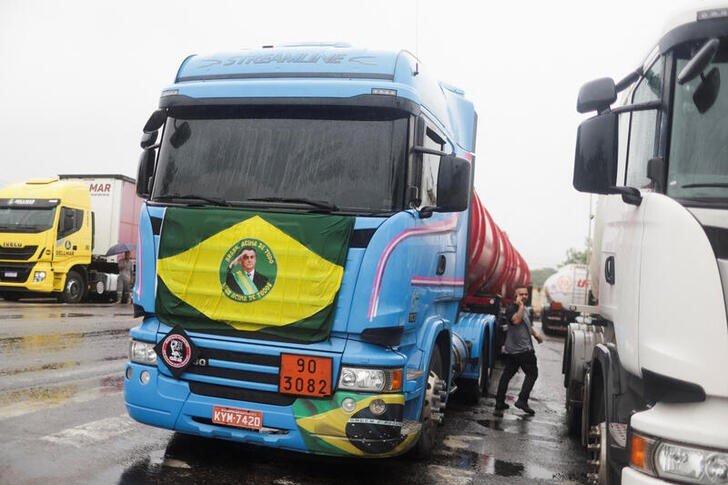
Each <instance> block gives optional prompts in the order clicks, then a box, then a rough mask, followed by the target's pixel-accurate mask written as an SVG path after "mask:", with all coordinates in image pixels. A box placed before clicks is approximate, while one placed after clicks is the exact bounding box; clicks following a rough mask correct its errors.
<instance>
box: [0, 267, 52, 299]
mask: <svg viewBox="0 0 728 485" xmlns="http://www.w3.org/2000/svg"><path fill="white" fill-rule="evenodd" d="M36 272H43V273H45V279H44V280H43V281H39V282H36V281H33V278H34V275H35V273H36ZM53 278H54V275H53V270H52V269H51V266H50V264H49V263H46V262H38V263H18V262H0V291H1V292H5V293H17V292H35V293H51V292H52V291H53Z"/></svg>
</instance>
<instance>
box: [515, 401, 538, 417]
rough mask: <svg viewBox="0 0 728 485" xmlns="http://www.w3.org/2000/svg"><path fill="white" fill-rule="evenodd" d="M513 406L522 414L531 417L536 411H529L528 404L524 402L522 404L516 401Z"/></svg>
mask: <svg viewBox="0 0 728 485" xmlns="http://www.w3.org/2000/svg"><path fill="white" fill-rule="evenodd" d="M514 406H516V407H517V408H518V409H520V410H521V411H523V412H524V413H526V414H530V415H531V416H533V415H534V414H536V411H534V410H533V409H531V408H530V407H528V404H527V403H525V402H523V401H516V403H515V404H514Z"/></svg>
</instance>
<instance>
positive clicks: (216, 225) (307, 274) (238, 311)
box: [156, 208, 354, 342]
mask: <svg viewBox="0 0 728 485" xmlns="http://www.w3.org/2000/svg"><path fill="white" fill-rule="evenodd" d="M353 226H354V218H353V217H346V216H333V215H319V214H280V213H257V212H250V211H243V210H226V209H197V208H168V209H167V210H166V212H165V215H164V222H163V225H162V233H161V239H160V242H159V256H158V262H157V274H158V282H157V283H158V284H157V301H156V311H157V316H158V318H159V319H160V320H161V321H163V322H164V323H166V324H168V325H171V326H174V325H180V326H182V327H183V328H186V329H189V330H198V331H206V332H210V333H221V334H236V335H242V336H246V337H259V338H273V339H281V340H292V341H300V342H315V341H319V340H323V339H325V338H327V337H328V335H329V332H330V331H331V326H332V323H333V317H334V303H335V300H336V295H337V293H338V291H339V287H340V286H341V280H342V277H343V274H344V263H345V261H346V253H347V250H348V248H349V239H350V238H351V233H352V230H353Z"/></svg>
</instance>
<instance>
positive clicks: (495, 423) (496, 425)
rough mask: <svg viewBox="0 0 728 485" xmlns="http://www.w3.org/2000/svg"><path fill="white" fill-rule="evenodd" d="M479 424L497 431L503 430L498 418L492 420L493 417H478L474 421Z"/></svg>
mask: <svg viewBox="0 0 728 485" xmlns="http://www.w3.org/2000/svg"><path fill="white" fill-rule="evenodd" d="M476 423H478V424H479V425H481V426H485V427H486V428H488V429H495V430H497V431H505V430H504V429H503V426H502V423H501V421H500V420H493V419H480V420H478V421H476Z"/></svg>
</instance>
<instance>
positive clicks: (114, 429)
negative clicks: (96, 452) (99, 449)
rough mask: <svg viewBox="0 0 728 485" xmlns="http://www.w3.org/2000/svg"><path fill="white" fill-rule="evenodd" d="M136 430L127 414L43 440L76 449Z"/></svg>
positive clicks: (68, 430) (66, 430) (85, 425)
mask: <svg viewBox="0 0 728 485" xmlns="http://www.w3.org/2000/svg"><path fill="white" fill-rule="evenodd" d="M135 428H136V423H135V422H134V421H132V419H131V418H130V417H129V416H127V415H126V414H122V415H120V416H116V417H113V418H104V419H99V420H98V421H91V422H90V423H85V424H82V425H79V426H75V427H73V428H68V429H64V430H63V431H60V432H58V433H54V434H50V435H46V436H43V437H41V439H42V440H45V441H50V442H51V443H57V444H60V445H70V446H74V447H76V448H82V447H84V446H91V445H94V444H97V443H100V442H102V441H107V440H109V439H111V438H115V437H117V436H119V435H122V434H124V433H128V432H129V431H133V430H134V429H135Z"/></svg>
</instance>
